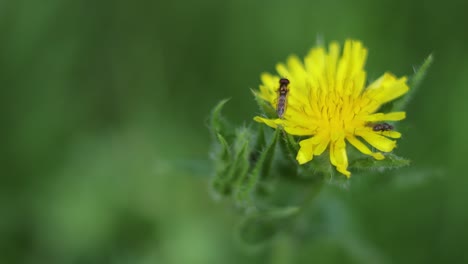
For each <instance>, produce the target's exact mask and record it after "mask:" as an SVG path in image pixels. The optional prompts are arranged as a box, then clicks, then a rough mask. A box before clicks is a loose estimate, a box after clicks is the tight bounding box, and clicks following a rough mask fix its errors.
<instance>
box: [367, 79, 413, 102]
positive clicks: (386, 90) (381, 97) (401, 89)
mask: <svg viewBox="0 0 468 264" xmlns="http://www.w3.org/2000/svg"><path fill="white" fill-rule="evenodd" d="M406 81H407V79H406V77H402V78H400V79H397V78H396V77H395V76H394V75H392V74H390V73H385V74H384V75H383V76H382V77H380V78H379V79H377V80H376V81H374V82H373V83H372V84H370V85H369V87H368V88H367V89H366V91H365V92H364V94H363V97H366V98H369V99H371V100H372V101H374V102H376V103H377V104H379V106H380V105H382V104H384V103H386V102H389V101H392V100H394V99H396V98H398V97H400V96H402V95H403V94H405V93H406V92H408V90H409V87H408V85H407V84H406ZM374 107H375V105H374Z"/></svg>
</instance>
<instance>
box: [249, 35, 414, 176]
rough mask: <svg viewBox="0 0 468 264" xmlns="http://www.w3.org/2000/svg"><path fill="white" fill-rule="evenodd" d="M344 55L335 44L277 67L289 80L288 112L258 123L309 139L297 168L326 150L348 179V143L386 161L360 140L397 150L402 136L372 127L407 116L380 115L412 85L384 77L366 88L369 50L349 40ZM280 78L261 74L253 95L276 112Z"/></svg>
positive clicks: (392, 77) (294, 58)
mask: <svg viewBox="0 0 468 264" xmlns="http://www.w3.org/2000/svg"><path fill="white" fill-rule="evenodd" d="M340 54H341V52H340V46H339V44H338V43H335V42H333V43H331V44H330V45H329V48H328V52H327V51H326V50H325V49H324V48H323V47H316V48H313V49H312V50H311V51H310V52H309V54H308V55H307V56H306V57H305V59H304V62H302V61H300V60H299V58H297V57H296V56H291V57H289V58H288V59H287V63H286V64H281V63H280V64H278V65H277V66H276V70H277V71H278V74H279V76H281V77H282V78H287V79H288V80H289V81H290V83H289V85H288V88H289V92H288V93H287V107H286V112H285V113H284V115H283V116H282V118H276V119H268V118H263V117H259V116H256V117H255V118H254V120H255V121H257V122H262V123H265V124H266V125H268V126H270V127H272V128H276V127H277V126H280V127H282V128H283V129H284V130H285V131H286V132H287V133H288V134H291V135H296V136H310V138H307V139H304V140H302V141H300V142H299V145H300V149H299V151H298V153H297V157H296V159H297V161H298V162H299V164H304V163H306V162H309V161H311V160H312V158H313V156H319V155H321V154H322V153H323V152H324V151H325V150H326V149H327V148H328V149H329V153H330V162H331V164H333V166H335V167H336V169H337V170H338V171H339V172H341V173H342V174H344V175H346V176H347V177H349V176H350V175H351V173H350V172H349V171H348V169H347V168H348V155H347V153H346V141H348V142H349V143H350V144H351V145H353V146H354V147H355V148H356V149H358V150H359V151H361V152H362V153H364V154H367V155H371V156H373V157H374V158H375V159H377V160H382V159H384V158H385V156H384V155H383V154H382V153H380V152H372V151H371V150H370V149H369V147H368V145H366V144H365V143H363V142H362V139H363V140H365V141H366V142H367V143H368V144H369V145H371V146H372V147H374V148H375V149H377V150H379V151H382V152H390V151H392V150H393V149H394V148H395V147H396V142H395V141H394V140H391V139H390V138H400V137H401V134H400V133H398V132H396V131H393V130H391V131H374V129H373V125H375V124H378V123H379V122H380V123H381V122H382V121H398V120H402V119H404V118H405V115H406V114H405V112H392V113H386V114H384V113H378V112H377V111H378V110H379V108H380V107H381V106H382V105H383V104H385V103H387V102H389V101H392V100H394V99H396V98H398V97H400V96H401V95H403V94H405V93H406V92H407V91H408V90H409V87H408V85H407V84H406V81H407V79H406V77H401V78H397V77H395V76H394V75H392V74H391V73H385V74H383V75H382V76H381V77H380V78H378V79H377V80H376V81H374V82H373V83H371V84H370V85H369V86H368V87H367V88H365V83H366V72H365V71H364V64H365V62H366V57H367V49H366V48H364V47H363V46H362V43H361V42H359V41H354V40H347V41H346V42H345V45H344V50H343V52H342V54H341V56H340ZM279 76H276V75H271V74H268V73H264V74H262V76H261V80H262V85H260V91H256V92H255V93H256V94H257V96H259V97H260V98H262V99H263V100H265V101H267V102H269V103H270V104H271V105H272V106H273V107H274V108H276V107H277V100H278V93H277V91H278V88H279V80H280V77H279ZM364 88H365V89H364ZM375 130H377V129H375ZM345 140H346V141H345Z"/></svg>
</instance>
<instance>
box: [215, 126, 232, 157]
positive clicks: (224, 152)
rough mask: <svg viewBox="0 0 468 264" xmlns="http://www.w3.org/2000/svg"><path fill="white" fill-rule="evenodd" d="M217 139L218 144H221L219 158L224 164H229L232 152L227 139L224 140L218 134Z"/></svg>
mask: <svg viewBox="0 0 468 264" xmlns="http://www.w3.org/2000/svg"><path fill="white" fill-rule="evenodd" d="M216 137H217V138H218V142H219V143H220V144H219V145H220V149H219V152H218V155H217V158H218V159H221V160H223V161H224V162H229V161H230V160H231V150H230V148H229V145H228V143H227V141H226V139H224V137H223V136H222V135H221V134H219V133H218V134H216Z"/></svg>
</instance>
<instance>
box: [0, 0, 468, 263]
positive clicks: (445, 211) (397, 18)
mask: <svg viewBox="0 0 468 264" xmlns="http://www.w3.org/2000/svg"><path fill="white" fill-rule="evenodd" d="M467 10H468V2H466V1H458V2H457V1H444V2H440V1H404V0H398V1H372V0H358V1H340V0H332V1H306V0H295V1H278V0H274V1H268V2H267V1H216V0H201V1H188V0H186V1H181V0H175V1H111V0H108V1H106V0H100V1H99V0H98V1H95V0H93V1H91V0H82V1H73V0H46V1H27V0H15V1H7V0H3V1H0V86H1V90H2V93H1V98H0V100H1V102H0V108H1V115H0V116H1V123H2V129H1V130H0V131H1V132H0V133H1V135H2V137H1V139H2V142H1V149H2V152H1V160H2V176H1V183H0V214H1V215H0V263H445V262H447V263H454V262H456V263H461V262H463V261H466V262H468V256H467V254H466V248H468V228H467V224H468V210H467V207H466V202H467V201H468V200H467V195H465V193H466V190H465V189H466V188H467V187H468V178H467V177H465V173H464V172H463V171H462V170H461V168H463V167H462V165H464V164H465V161H464V158H465V156H464V155H466V154H468V153H467V148H466V146H467V141H468V140H467V138H466V137H465V135H466V131H467V128H468V125H467V123H466V118H467V116H466V114H467V113H468V112H467V111H468V106H467V105H468V104H466V100H467V98H468V92H467V91H468V89H467V87H468V51H467V41H468V34H467V31H466V25H467V24H468V16H467V15H466V11H467ZM317 36H322V37H323V38H324V39H325V41H330V40H338V41H340V42H342V41H343V40H344V39H346V38H357V39H360V40H362V41H363V42H364V44H365V45H366V46H367V47H368V48H369V60H368V63H367V67H366V69H367V72H368V76H369V78H370V79H375V78H377V77H378V76H379V75H380V74H382V73H383V72H384V71H387V70H388V71H391V72H394V73H395V74H397V75H409V74H411V73H412V72H413V66H417V65H419V64H420V63H422V61H423V59H424V58H425V57H426V56H427V55H428V54H430V53H433V54H434V56H435V63H434V65H433V67H432V68H431V69H430V71H429V74H428V76H427V79H426V80H425V81H424V83H423V85H422V87H421V88H420V90H419V92H418V94H417V96H416V98H415V99H414V100H413V101H412V103H411V105H410V106H409V109H408V118H407V120H406V121H405V123H404V124H405V125H404V126H403V128H402V129H403V132H404V138H402V139H401V140H400V142H399V148H398V149H397V151H396V152H397V153H398V154H399V155H402V156H404V157H408V158H410V159H411V160H412V164H413V165H412V166H411V167H410V168H408V169H404V170H401V171H399V172H398V173H397V174H393V176H388V175H386V174H381V173H375V175H373V176H372V177H360V176H359V174H358V173H355V174H354V175H353V177H352V179H351V183H350V186H349V188H347V189H343V188H339V187H336V186H328V187H327V188H326V189H325V190H324V192H323V193H322V194H321V195H320V197H319V198H318V201H319V202H318V203H319V204H320V206H322V207H324V208H332V209H333V210H330V215H329V218H330V221H334V222H333V223H335V227H336V229H334V230H335V231H334V232H333V235H325V236H322V237H320V238H318V239H309V238H308V237H305V238H301V239H300V240H299V239H298V238H297V237H295V236H291V235H290V234H288V233H287V232H284V233H281V234H279V235H278V236H276V237H275V238H274V239H273V240H272V241H270V242H269V243H267V244H266V245H263V246H262V247H260V248H257V249H256V250H251V249H249V250H246V249H245V248H244V247H242V246H240V245H239V244H238V243H236V241H235V240H234V239H233V233H234V229H235V226H236V225H237V223H238V221H239V219H240V217H239V216H238V214H237V213H236V212H235V211H234V210H232V207H231V206H230V205H229V204H228V203H226V202H224V201H215V200H214V199H212V194H211V193H210V191H209V176H210V174H209V171H208V170H207V164H209V163H208V153H209V148H210V136H209V133H208V129H207V126H206V118H207V116H208V113H209V111H210V109H211V108H212V107H213V106H214V105H215V104H216V103H217V102H218V101H219V100H220V99H223V98H227V97H231V98H232V99H231V101H230V102H229V103H228V105H227V106H226V109H225V114H226V115H227V116H228V117H229V118H230V119H232V120H233V121H234V122H235V123H236V124H238V125H241V124H243V123H250V122H251V120H252V117H253V116H254V115H255V114H257V113H258V110H257V107H256V105H255V102H254V100H253V97H252V96H251V93H250V90H249V88H256V87H257V86H258V84H259V74H260V73H261V72H262V71H270V72H273V71H274V65H275V64H276V63H277V62H279V61H282V60H284V59H285V58H286V57H287V56H288V55H289V54H291V53H296V54H298V55H300V56H303V55H305V54H306V52H307V51H308V49H309V48H310V47H312V46H313V45H314V44H315V43H316V39H317ZM458 168H460V170H459V169H458Z"/></svg>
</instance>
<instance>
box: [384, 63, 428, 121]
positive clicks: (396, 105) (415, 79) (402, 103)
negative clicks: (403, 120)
mask: <svg viewBox="0 0 468 264" xmlns="http://www.w3.org/2000/svg"><path fill="white" fill-rule="evenodd" d="M433 61H434V56H432V54H430V55H429V56H428V57H427V58H426V59H425V60H424V62H423V64H422V65H421V67H419V68H418V69H417V70H415V72H414V74H413V76H412V77H411V78H410V80H409V87H410V90H409V91H408V93H407V94H406V95H404V96H403V97H401V98H399V99H397V100H395V101H394V102H393V105H392V108H391V112H394V111H402V110H404V109H405V108H406V106H407V105H408V103H409V102H410V101H411V99H412V98H413V96H414V95H415V94H416V92H417V90H418V88H419V87H420V86H421V83H422V81H423V80H424V77H426V74H427V71H428V70H429V67H430V66H431V65H432V62H433Z"/></svg>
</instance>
